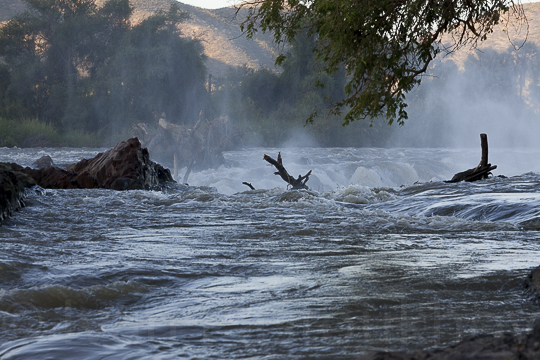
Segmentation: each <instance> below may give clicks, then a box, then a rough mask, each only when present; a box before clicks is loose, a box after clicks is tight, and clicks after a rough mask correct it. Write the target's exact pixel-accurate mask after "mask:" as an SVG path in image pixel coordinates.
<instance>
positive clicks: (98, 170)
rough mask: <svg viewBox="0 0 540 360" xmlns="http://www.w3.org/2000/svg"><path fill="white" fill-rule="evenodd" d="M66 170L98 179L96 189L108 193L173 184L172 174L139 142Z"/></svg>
mask: <svg viewBox="0 0 540 360" xmlns="http://www.w3.org/2000/svg"><path fill="white" fill-rule="evenodd" d="M66 170H67V171H73V172H75V173H83V172H87V173H88V174H90V175H91V176H92V177H93V178H94V179H95V181H96V184H97V186H96V187H100V188H105V189H114V190H134V189H153V188H157V187H160V186H163V185H164V183H166V182H174V180H173V178H172V176H171V172H170V171H169V170H167V169H165V168H163V167H162V166H161V165H159V164H156V163H154V162H153V161H151V160H150V155H149V153H148V150H147V149H146V148H142V147H141V143H140V142H139V140H138V139H137V138H131V139H129V140H128V141H122V142H121V143H119V144H117V145H116V146H115V147H114V148H113V149H111V150H108V151H106V152H104V153H100V154H98V155H96V156H95V157H94V158H93V159H91V160H86V159H84V160H82V161H80V162H78V163H76V164H73V165H70V166H68V167H67V168H66ZM79 185H81V184H79Z"/></svg>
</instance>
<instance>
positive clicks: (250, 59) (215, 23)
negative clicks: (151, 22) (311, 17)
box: [0, 0, 276, 76]
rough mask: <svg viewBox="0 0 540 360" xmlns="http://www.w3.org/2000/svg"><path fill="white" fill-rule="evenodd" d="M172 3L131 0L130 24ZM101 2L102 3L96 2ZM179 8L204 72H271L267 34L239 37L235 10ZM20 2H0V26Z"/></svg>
mask: <svg viewBox="0 0 540 360" xmlns="http://www.w3.org/2000/svg"><path fill="white" fill-rule="evenodd" d="M173 1H175V0H131V4H132V5H133V6H134V7H135V12H134V21H140V20H142V19H144V18H146V17H148V16H149V15H151V14H152V13H154V12H156V11H158V10H166V9H168V8H169V4H170V3H171V2H173ZM99 2H103V0H98V3H99ZM178 4H179V5H180V8H181V9H182V10H184V11H187V12H189V13H190V14H191V19H190V20H189V21H187V22H186V23H185V24H184V25H183V26H182V31H183V32H184V34H185V35H187V36H192V37H195V38H198V39H200V40H201V41H202V44H203V46H204V48H205V52H206V55H207V56H208V61H207V66H208V71H209V73H211V74H212V75H217V76H220V75H224V73H225V71H226V70H227V69H228V68H229V67H230V66H241V65H244V64H245V65H247V66H248V67H250V68H254V69H257V68H260V67H267V68H269V69H274V60H275V56H276V54H275V53H274V51H273V50H274V49H273V45H272V38H271V36H270V35H268V34H260V35H257V36H256V37H255V38H254V39H253V40H247V39H246V38H245V37H243V36H241V32H240V28H239V23H238V22H237V21H235V20H234V16H235V12H236V10H235V9H234V8H232V7H229V8H222V9H216V10H208V9H202V8H198V7H195V6H191V5H187V4H183V3H181V2H179V3H178ZM24 9H25V6H24V3H23V2H22V1H21V0H1V1H0V22H3V21H7V20H9V19H11V18H12V17H13V16H15V15H16V14H17V13H18V12H22V11H24Z"/></svg>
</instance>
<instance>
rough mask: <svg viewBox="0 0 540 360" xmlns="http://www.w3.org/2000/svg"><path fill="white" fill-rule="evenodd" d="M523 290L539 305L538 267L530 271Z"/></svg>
mask: <svg viewBox="0 0 540 360" xmlns="http://www.w3.org/2000/svg"><path fill="white" fill-rule="evenodd" d="M525 288H526V289H527V291H528V292H529V293H530V295H531V296H532V297H533V298H534V300H535V301H536V302H538V303H540V266H539V267H537V268H535V269H533V270H532V271H531V273H530V274H529V276H528V277H527V280H526V281H525Z"/></svg>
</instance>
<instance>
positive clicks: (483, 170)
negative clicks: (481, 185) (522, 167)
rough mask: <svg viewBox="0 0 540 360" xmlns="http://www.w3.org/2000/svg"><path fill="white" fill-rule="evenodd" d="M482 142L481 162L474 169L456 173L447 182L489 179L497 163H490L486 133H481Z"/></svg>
mask: <svg viewBox="0 0 540 360" xmlns="http://www.w3.org/2000/svg"><path fill="white" fill-rule="evenodd" d="M480 143H481V146H482V159H481V160H480V164H478V166H477V167H475V168H474V169H469V170H465V171H462V172H459V173H457V174H455V175H454V177H453V178H452V180H449V181H447V182H449V183H455V182H460V181H477V180H482V179H487V178H488V176H489V175H490V174H491V170H495V169H496V168H497V165H493V166H491V164H489V163H488V141H487V135H486V134H480Z"/></svg>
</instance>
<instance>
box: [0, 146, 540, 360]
mask: <svg viewBox="0 0 540 360" xmlns="http://www.w3.org/2000/svg"><path fill="white" fill-rule="evenodd" d="M99 150H100V149H43V150H35V149H33V150H32V149H24V150H22V149H0V161H13V162H17V163H19V164H21V165H30V164H31V163H32V162H33V161H34V160H35V159H37V158H38V157H40V156H41V155H43V154H45V153H47V154H49V155H51V156H52V157H53V159H54V160H55V162H56V163H57V164H59V165H61V166H63V165H67V164H70V163H73V162H76V161H78V160H80V159H81V158H83V157H87V158H89V157H93V156H94V155H95V154H96V153H97V152H98V151H99ZM277 152H278V149H261V148H255V149H246V150H244V151H235V152H228V153H226V154H225V155H226V162H225V164H224V165H223V166H221V167H220V168H219V169H214V170H207V171H203V172H195V173H192V174H191V175H190V178H189V184H190V186H185V185H177V186H175V187H174V188H171V189H168V190H164V191H129V192H117V191H112V190H45V191H43V192H36V191H33V192H31V193H30V194H29V195H28V197H27V200H26V204H27V207H25V208H24V209H23V210H21V211H20V212H18V213H16V215H15V216H14V217H13V218H11V219H9V220H7V221H5V222H4V223H3V224H2V226H1V227H0V243H1V247H0V358H1V359H47V358H50V359H59V358H62V359H95V358H111V359H113V358H114V359H116V358H121V359H145V358H146V359H172V358H218V359H225V358H227V359H229V358H265V359H274V358H275V359H283V358H298V359H301V358H306V357H309V358H338V357H339V358H355V357H357V356H359V355H361V354H365V353H367V352H370V351H377V350H416V349H419V348H427V347H441V346H446V345H449V344H452V343H455V342H456V341H459V340H460V339H462V338H464V337H466V336H468V335H473V334H476V333H495V334H497V333H502V332H509V331H510V332H521V331H526V330H528V329H530V328H531V326H532V324H533V322H534V320H535V319H536V318H538V317H539V316H538V315H539V313H540V308H538V306H537V305H536V304H534V303H533V302H532V301H531V300H530V299H529V298H528V296H527V294H526V293H525V291H524V290H523V287H522V284H523V281H524V279H525V277H526V275H527V274H528V272H529V271H530V269H531V268H533V267H536V266H538V265H540V246H539V240H538V236H539V232H538V229H540V191H539V190H538V188H539V187H538V185H539V183H540V175H539V173H538V172H539V171H540V169H539V168H530V166H531V164H533V165H535V166H539V167H540V164H539V165H536V162H535V161H532V159H538V155H540V154H539V153H540V151H536V150H527V149H525V150H505V151H499V152H492V153H491V154H490V160H491V162H492V163H493V164H497V165H498V167H499V168H498V169H497V170H496V172H495V175H497V174H504V175H507V176H508V177H507V178H502V177H493V178H491V179H489V180H486V181H482V182H477V183H458V184H447V183H444V182H443V180H446V179H449V178H451V177H452V175H453V174H454V173H456V172H458V171H462V170H465V169H468V168H471V167H474V166H475V165H476V164H477V161H478V160H479V154H478V153H479V151H478V149H469V150H467V149H465V150H459V151H458V150H441V149H370V148H363V149H352V148H302V149H286V150H284V151H283V152H282V156H283V162H284V165H285V167H286V168H287V169H288V170H289V171H290V173H291V174H292V175H294V176H297V175H298V174H302V175H303V174H305V173H306V172H307V171H309V170H313V175H312V177H311V178H310V180H309V182H308V185H310V190H309V191H292V190H287V189H286V187H285V185H286V184H285V183H284V182H283V181H282V180H281V179H280V178H279V177H278V176H275V175H273V172H274V169H273V168H272V167H271V166H270V165H269V164H267V163H266V162H264V161H263V159H262V158H263V154H265V153H266V154H268V155H270V156H273V157H276V156H277ZM527 167H529V168H527ZM181 177H183V174H181ZM243 181H247V182H250V183H252V184H253V185H254V186H255V188H256V190H249V189H248V188H247V187H246V186H244V185H242V182H243Z"/></svg>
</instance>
